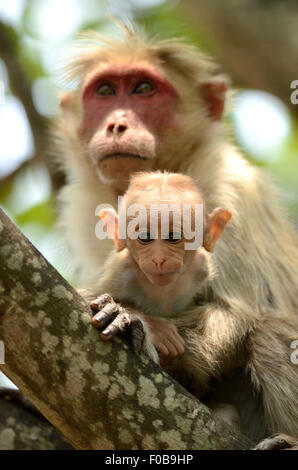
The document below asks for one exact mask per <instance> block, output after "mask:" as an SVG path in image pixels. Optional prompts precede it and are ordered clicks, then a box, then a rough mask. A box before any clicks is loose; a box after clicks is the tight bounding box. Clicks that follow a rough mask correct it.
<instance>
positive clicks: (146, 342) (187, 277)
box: [81, 172, 231, 396]
mask: <svg viewBox="0 0 298 470" xmlns="http://www.w3.org/2000/svg"><path fill="white" fill-rule="evenodd" d="M123 202H124V204H122V207H121V215H122V216H123V217H124V218H125V220H124V219H123V220H124V223H125V231H124V236H125V237H126V238H120V237H119V225H120V219H119V216H118V214H117V213H116V212H115V211H114V210H112V209H106V210H103V211H102V212H101V214H100V215H101V217H102V218H103V219H104V223H105V225H106V227H107V232H108V234H109V235H110V236H112V237H113V239H114V242H115V248H116V249H115V251H114V252H112V254H111V255H110V257H109V258H108V260H107V263H106V265H105V266H104V269H103V275H102V277H101V278H100V279H99V280H98V282H97V283H96V284H95V285H93V286H88V290H87V291H86V290H84V291H81V292H82V293H83V295H84V296H85V297H88V298H89V300H91V299H94V298H95V297H96V296H98V295H100V297H98V298H97V299H96V300H93V301H92V302H91V307H92V309H93V310H94V311H95V312H98V313H96V315H95V316H94V317H93V319H92V323H93V325H94V326H95V327H96V328H100V329H102V332H101V337H102V338H103V339H104V340H109V339H111V338H112V337H113V336H115V335H117V334H119V333H124V332H125V333H126V334H127V333H129V335H130V338H131V342H132V345H133V349H134V350H135V351H141V350H142V351H144V352H145V353H147V354H148V355H149V356H150V357H151V358H152V359H153V360H155V361H156V362H158V355H157V352H158V353H159V356H160V362H161V365H162V366H164V367H165V366H167V365H168V364H169V363H170V362H171V359H173V358H175V357H178V356H181V355H182V354H183V352H184V341H183V339H182V338H181V336H180V335H179V333H178V331H177V329H176V328H175V326H174V325H173V326H172V328H169V327H168V323H165V328H164V330H163V329H162V328H160V326H161V323H160V322H159V328H158V331H159V332H158V334H156V328H155V325H154V318H152V317H154V316H158V317H163V318H167V317H177V316H179V314H180V313H182V312H184V311H185V310H186V309H188V308H190V307H191V306H192V305H193V303H194V301H195V299H198V298H199V297H200V295H202V293H203V291H204V289H206V288H208V281H210V279H211V277H212V276H213V273H214V268H213V266H212V261H211V258H210V252H212V251H213V249H214V247H215V244H216V242H217V240H218V239H219V237H220V235H221V233H222V232H223V230H224V228H225V225H226V223H227V222H228V221H229V220H230V218H231V214H230V212H228V211H227V210H225V209H222V208H216V209H214V210H213V211H212V212H211V213H210V214H207V212H206V208H205V204H204V200H203V196H202V194H201V193H200V191H199V190H198V187H197V185H196V184H195V182H194V181H193V180H192V178H190V177H189V176H185V175H182V174H177V173H167V172H165V173H162V172H151V173H139V174H136V175H135V176H133V177H132V178H131V180H130V185H129V188H128V190H127V192H126V194H125V198H124V201H123ZM140 207H141V208H143V209H144V210H143V213H142V214H141V210H140ZM131 209H136V210H135V212H138V217H136V216H135V215H133V216H132V215H129V214H131V213H132V211H131ZM121 215H120V218H121ZM122 222H123V221H122ZM131 228H136V229H137V230H136V231H134V232H133V233H132V234H131V235H132V236H130V233H129V231H130V229H131ZM116 302H120V303H121V305H117V304H116ZM124 306H125V307H124ZM139 310H140V311H142V312H143V313H140V311H139ZM146 314H148V317H147V318H146ZM152 322H153V325H152V324H151V323H152ZM150 327H152V332H154V333H155V336H154V337H152V336H151V331H150ZM169 351H170V352H171V353H170V354H169ZM188 385H189V387H190V383H189V384H188ZM196 388H197V384H196ZM196 395H197V396H198V395H200V393H196Z"/></svg>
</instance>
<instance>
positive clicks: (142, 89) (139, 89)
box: [132, 82, 154, 95]
mask: <svg viewBox="0 0 298 470" xmlns="http://www.w3.org/2000/svg"><path fill="white" fill-rule="evenodd" d="M153 90H154V86H153V85H152V84H151V83H150V82H141V83H138V84H137V86H136V87H135V88H134V90H133V92H132V93H133V94H139V95H145V94H146V93H150V92H151V91H153Z"/></svg>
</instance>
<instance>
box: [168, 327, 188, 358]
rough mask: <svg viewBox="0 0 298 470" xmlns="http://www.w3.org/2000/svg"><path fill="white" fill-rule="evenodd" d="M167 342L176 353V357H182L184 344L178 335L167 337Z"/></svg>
mask: <svg viewBox="0 0 298 470" xmlns="http://www.w3.org/2000/svg"><path fill="white" fill-rule="evenodd" d="M169 341H170V342H171V343H172V345H173V346H174V347H175V349H176V351H177V355H178V356H182V354H183V353H184V351H185V343H184V341H183V339H182V338H181V336H180V335H179V333H178V334H177V335H176V334H172V335H170V336H169Z"/></svg>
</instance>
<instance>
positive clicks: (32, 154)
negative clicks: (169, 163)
mask: <svg viewBox="0 0 298 470" xmlns="http://www.w3.org/2000/svg"><path fill="white" fill-rule="evenodd" d="M109 15H115V16H117V17H119V18H121V19H123V20H124V21H126V20H136V21H137V22H138V23H140V24H141V25H143V26H144V27H145V28H146V29H148V30H149V31H151V32H152V33H153V34H159V35H160V36H161V37H173V36H176V37H184V38H185V40H187V41H188V42H191V43H194V44H196V45H199V46H200V47H201V48H202V49H203V50H204V51H205V52H207V53H210V54H211V55H213V56H214V57H215V58H216V59H217V60H218V61H219V62H220V63H221V64H222V67H223V69H224V71H227V72H228V74H229V75H230V76H231V80H232V83H233V84H234V85H235V86H236V88H237V92H236V93H235V95H234V96H233V99H232V101H233V103H232V104H233V106H227V110H226V117H225V119H226V120H227V121H228V123H229V124H230V127H231V134H234V135H235V139H236V142H237V144H238V145H239V146H240V147H241V148H242V150H243V151H244V152H245V154H246V156H247V158H248V159H250V160H252V161H253V162H254V163H255V164H256V165H259V166H262V167H266V169H267V171H268V172H269V173H271V174H272V176H273V177H274V179H275V180H276V181H277V183H278V185H279V186H280V188H281V190H282V199H283V200H284V203H285V206H286V209H287V213H288V217H289V218H290V219H291V220H292V221H293V223H294V224H295V225H296V227H297V225H298V202H297V201H298V198H297V186H298V184H297V182H298V158H297V154H298V124H297V118H298V105H294V104H293V103H291V101H290V96H291V88H290V84H291V82H292V81H293V80H295V79H298V60H297V53H298V49H297V44H298V42H297V36H298V30H297V24H298V7H297V2H296V4H295V2H292V1H290V0H288V1H287V2H281V1H278V0H274V1H272V2H267V1H265V0H249V1H248V0H238V1H235V0H230V1H229V2H221V1H220V0H210V1H208V2H206V1H200V0H192V1H191V0H180V1H178V0H168V1H163V0H125V1H120V0H118V1H104V0H84V1H81V0H0V205H1V206H2V207H3V208H4V209H5V211H6V212H7V213H8V214H9V215H10V217H11V218H12V219H13V220H14V221H15V222H16V223H17V225H18V226H19V227H20V228H21V230H22V231H23V232H24V233H25V234H26V235H27V236H28V237H29V239H30V240H31V241H32V242H33V243H34V244H35V245H36V246H37V248H38V249H39V250H40V251H41V252H42V253H43V254H44V256H46V258H47V259H48V260H49V261H50V262H51V263H52V264H53V265H54V266H55V267H56V268H57V269H58V270H59V271H60V272H61V273H62V275H63V276H65V277H66V278H67V279H68V280H70V281H71V282H73V283H75V280H74V279H73V277H72V273H71V263H70V259H69V256H68V253H67V249H66V247H65V246H64V243H63V240H62V239H61V237H60V236H59V232H58V231H57V229H56V227H55V220H56V207H55V195H56V192H57V189H59V187H60V186H61V184H63V176H62V175H59V174H57V173H56V172H55V170H54V166H53V165H52V159H53V157H52V156H50V157H49V155H50V153H49V152H48V151H49V150H51V149H50V148H49V147H50V146H51V145H50V143H49V142H50V141H49V139H48V128H49V125H50V123H51V122H52V120H53V119H54V117H55V114H56V113H57V110H58V100H57V90H59V89H60V87H61V83H60V82H59V72H58V71H59V64H60V65H61V61H60V62H59V57H61V56H62V53H63V51H64V50H65V49H66V48H67V47H68V46H69V45H70V44H71V41H72V40H73V39H74V38H75V36H76V34H77V32H78V31H80V30H82V29H97V30H99V31H101V32H104V33H107V34H111V35H116V34H117V35H118V34H119V31H118V30H117V28H116V27H115V25H114V24H112V23H111V21H110V20H109V19H108V16H109ZM292 91H293V90H292ZM2 380H3V379H2ZM0 381H1V378H0Z"/></svg>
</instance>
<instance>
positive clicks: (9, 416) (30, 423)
mask: <svg viewBox="0 0 298 470" xmlns="http://www.w3.org/2000/svg"><path fill="white" fill-rule="evenodd" d="M71 449H73V447H72V446H71V445H70V444H69V443H68V442H67V441H66V439H64V437H63V436H61V434H60V433H59V432H58V431H56V429H55V428H53V426H51V425H50V423H48V422H46V421H41V419H40V418H38V417H37V416H34V415H33V414H32V413H30V412H29V411H27V410H24V409H23V408H19V407H17V406H14V405H13V404H11V403H8V402H6V401H5V400H3V399H2V398H1V399H0V450H71Z"/></svg>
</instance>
